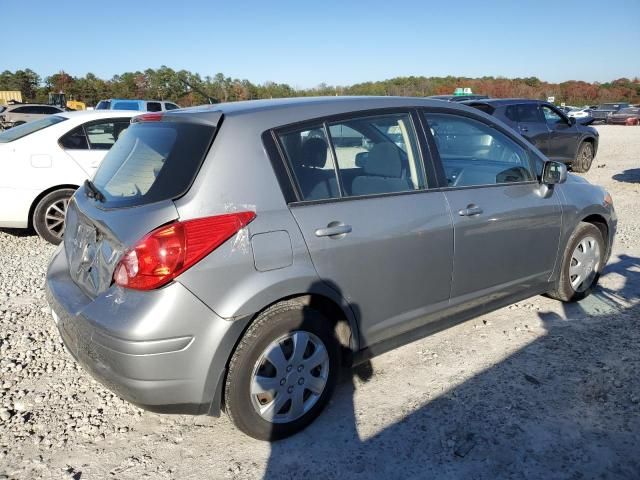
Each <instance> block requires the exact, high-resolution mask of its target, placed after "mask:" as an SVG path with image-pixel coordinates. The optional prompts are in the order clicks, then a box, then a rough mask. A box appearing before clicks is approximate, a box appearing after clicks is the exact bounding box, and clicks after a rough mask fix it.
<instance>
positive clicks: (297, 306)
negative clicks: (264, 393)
mask: <svg viewBox="0 0 640 480" xmlns="http://www.w3.org/2000/svg"><path fill="white" fill-rule="evenodd" d="M300 331H303V332H309V333H311V334H313V335H315V337H316V338H318V339H320V340H321V341H322V343H323V344H324V347H325V348H326V352H327V353H328V369H329V370H328V374H327V375H326V383H325V385H324V389H323V390H322V392H321V393H320V394H319V395H318V396H317V399H316V400H315V403H314V404H313V405H312V406H310V408H309V409H308V410H307V411H306V413H304V414H302V416H300V417H298V418H296V419H293V420H292V421H290V422H286V423H272V422H271V421H269V420H266V419H265V418H263V417H262V416H261V415H260V413H259V412H258V411H257V409H256V406H255V402H260V403H262V401H264V402H265V404H269V403H271V402H269V401H267V400H263V399H259V396H257V395H255V394H252V393H251V392H250V386H251V380H252V378H253V374H254V370H255V368H256V366H257V365H258V362H259V360H261V359H262V358H264V357H263V352H265V351H266V350H267V349H268V348H269V347H270V346H271V345H272V344H273V342H274V341H276V340H277V339H279V338H282V337H283V336H286V335H288V334H291V333H293V332H300ZM334 331H335V329H334V324H333V322H332V321H331V320H329V319H328V318H326V317H325V316H324V315H323V314H322V313H321V312H319V311H318V310H315V309H313V308H312V307H309V306H305V305H302V304H301V303H298V302H296V301H295V300H293V301H285V302H280V303H278V304H276V305H274V306H272V307H269V308H268V309H267V310H265V311H264V312H263V313H261V314H260V315H259V316H258V317H257V318H256V319H255V320H254V322H253V323H252V324H251V326H250V327H249V328H248V329H247V331H246V332H245V334H244V336H243V337H242V339H241V340H240V343H239V344H238V346H237V347H236V349H235V351H234V353H233V356H232V357H231V361H230V363H229V369H228V373H227V378H226V382H225V391H224V406H225V411H226V413H227V414H228V415H229V417H230V418H231V420H232V421H233V423H234V424H235V425H236V427H238V428H239V429H240V430H241V431H243V432H244V433H246V434H247V435H249V436H251V437H253V438H256V439H259V440H278V439H281V438H285V437H288V436H290V435H293V434H295V433H297V432H299V431H300V430H302V429H304V428H305V427H306V426H307V425H309V424H310V423H311V422H312V421H313V420H314V419H315V418H316V417H317V416H318V415H319V414H320V413H321V412H322V409H323V408H324V407H325V405H326V404H327V402H328V401H329V399H330V398H331V395H332V394H333V390H334V388H335V385H336V381H337V379H338V376H339V370H340V365H341V362H340V356H341V346H340V343H339V341H338V340H337V339H336V337H335V333H334ZM287 341H288V340H285V342H287ZM283 345H284V344H283ZM285 346H286V345H285ZM283 352H284V347H283ZM312 353H314V352H312ZM310 355H311V354H310ZM284 357H285V359H286V360H287V362H289V361H290V360H291V359H292V358H293V352H291V355H290V356H289V357H287V355H286V353H285V354H284ZM305 358H307V357H305ZM325 365H326V364H325ZM290 367H291V365H288V366H287V367H286V368H287V370H286V371H289V369H290ZM273 372H274V373H273V378H276V379H277V378H278V377H279V376H280V375H278V374H277V373H279V371H278V372H277V373H276V370H275V368H274V369H273ZM295 372H296V370H295V369H294V370H293V371H292V373H291V374H285V375H286V376H287V378H286V379H285V378H284V377H283V378H282V379H281V382H282V381H285V382H287V384H289V382H290V381H289V376H291V382H292V383H295V382H297V381H298V380H296V379H295V378H294V376H297V374H296V373H295ZM309 374H311V372H309ZM280 385H283V383H280ZM278 388H279V387H278ZM282 388H283V389H284V387H282ZM288 388H293V387H288ZM300 388H301V390H303V392H302V393H301V395H303V398H307V399H308V398H309V397H310V396H311V391H310V390H306V389H305V388H306V387H304V386H303V387H300ZM277 395H280V393H276V394H275V395H273V398H272V400H271V401H272V402H275V398H277ZM282 395H283V397H282V398H283V399H284V398H287V394H286V393H285V392H283V393H282ZM304 395H308V396H307V397H304ZM289 398H293V395H291V396H290V397H289ZM304 401H305V402H306V400H304ZM287 405H289V408H290V409H293V404H292V403H285V407H286V406H287ZM283 408H284V407H283ZM279 411H280V412H281V411H282V409H280V410H279ZM276 413H277V412H276Z"/></svg>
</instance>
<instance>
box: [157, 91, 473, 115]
mask: <svg viewBox="0 0 640 480" xmlns="http://www.w3.org/2000/svg"><path fill="white" fill-rule="evenodd" d="M394 107H397V108H402V107H405V108H412V107H434V108H443V107H444V105H443V102H442V100H434V99H429V98H423V97H374V96H371V97H369V96H353V97H350V96H336V97H293V98H278V99H268V100H246V101H241V102H230V103H217V104H213V105H200V106H196V107H188V108H182V109H180V110H171V111H169V112H163V113H164V114H165V115H191V114H211V115H218V116H219V115H220V114H223V115H230V116H236V115H247V114H253V113H260V112H269V113H271V114H278V113H283V114H284V113H285V112H286V113H292V112H296V113H299V114H300V116H301V117H308V118H313V117H314V116H318V117H320V116H326V115H332V114H337V115H339V114H341V113H348V112H354V111H358V110H376V109H385V108H394ZM446 108H451V109H461V110H468V109H471V107H468V106H466V105H462V106H461V105H460V104H459V103H457V102H449V103H447V104H446ZM471 111H474V112H475V109H471Z"/></svg>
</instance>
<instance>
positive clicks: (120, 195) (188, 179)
mask: <svg viewBox="0 0 640 480" xmlns="http://www.w3.org/2000/svg"><path fill="white" fill-rule="evenodd" d="M214 133H215V128H214V127H212V126H209V125H201V124H195V123H186V122H172V121H163V122H140V123H134V124H133V125H131V126H130V127H129V128H128V129H127V130H126V131H125V132H124V133H122V134H121V135H120V138H119V140H118V142H117V143H116V144H115V145H114V146H113V148H112V149H111V150H109V153H107V155H106V156H105V158H104V160H103V161H102V163H101V164H100V167H99V168H98V171H97V172H96V175H95V178H94V184H95V185H96V186H97V187H98V189H100V191H101V192H102V193H103V194H104V196H105V206H107V207H129V206H136V205H143V204H147V203H152V202H158V201H161V200H169V199H173V198H176V197H179V196H180V195H182V194H183V193H185V192H186V191H187V189H188V188H189V186H190V185H191V183H192V182H193V180H194V179H195V177H196V175H197V173H198V170H199V169H200V165H201V164H202V161H203V160H204V157H205V156H206V154H207V152H208V151H209V147H210V145H211V141H212V140H213V135H214Z"/></svg>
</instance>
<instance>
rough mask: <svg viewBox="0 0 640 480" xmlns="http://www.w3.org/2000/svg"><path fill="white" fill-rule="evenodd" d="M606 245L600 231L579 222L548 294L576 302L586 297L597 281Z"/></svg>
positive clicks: (591, 225) (565, 300)
mask: <svg viewBox="0 0 640 480" xmlns="http://www.w3.org/2000/svg"><path fill="white" fill-rule="evenodd" d="M604 258H605V244H604V239H603V237H602V233H601V232H600V230H599V229H598V228H597V227H596V226H595V225H593V224H591V223H585V222H580V223H579V224H578V227H577V228H576V230H575V231H574V232H573V234H572V235H571V237H570V238H569V241H568V242H567V246H566V248H565V252H564V257H563V261H562V267H561V268H562V270H561V271H560V276H559V278H558V280H557V281H556V284H555V288H554V289H553V290H552V291H551V292H549V296H550V297H553V298H555V299H557V300H561V301H563V302H576V301H578V300H582V299H583V298H585V297H586V296H588V295H589V294H590V293H591V292H592V291H593V288H594V287H595V286H596V285H597V283H598V278H599V277H600V272H601V271H602V269H603V267H604Z"/></svg>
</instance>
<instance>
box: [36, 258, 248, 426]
mask: <svg viewBox="0 0 640 480" xmlns="http://www.w3.org/2000/svg"><path fill="white" fill-rule="evenodd" d="M46 292H47V301H48V302H49V305H50V307H51V309H52V312H53V316H54V320H55V321H56V324H57V327H58V330H59V331H60V335H61V337H62V340H63V342H64V345H65V346H66V348H67V349H68V350H69V352H70V353H71V354H72V355H73V357H74V358H75V359H76V360H77V361H78V363H80V364H81V365H82V366H83V367H84V369H85V370H87V371H88V372H89V373H90V374H91V375H92V376H93V377H94V378H95V379H96V380H98V381H99V382H100V383H102V384H103V385H104V386H106V387H107V388H108V389H110V390H112V391H113V392H115V393H116V394H117V395H119V396H120V397H122V398H123V399H125V400H127V401H129V402H131V403H134V404H136V405H138V406H140V407H142V408H145V409H147V410H151V411H156V412H161V413H189V414H203V413H209V414H212V415H217V414H219V411H220V404H221V394H222V388H221V387H222V382H223V381H224V374H225V369H226V364H227V360H228V358H229V355H230V354H231V352H232V349H233V347H234V346H235V343H236V341H237V339H238V338H239V336H240V335H241V333H242V331H243V329H244V326H245V325H246V323H247V322H248V319H238V320H234V321H230V320H225V319H222V318H220V317H218V316H217V315H216V314H215V313H214V312H213V311H211V310H210V309H209V308H208V307H207V306H206V305H204V304H203V303H202V302H201V301H200V300H199V299H198V298H197V297H195V296H194V295H193V294H192V293H191V292H190V291H189V290H187V289H186V288H185V287H183V286H182V285H181V284H179V283H177V282H174V283H172V284H170V285H169V286H167V287H165V288H162V289H159V290H153V291H148V292H140V291H134V290H125V289H121V288H119V287H112V288H111V289H109V290H108V291H107V292H106V293H105V294H103V295H99V296H98V297H96V298H95V299H90V298H89V297H87V296H86V295H85V294H84V293H83V292H82V291H81V290H80V288H78V287H77V285H76V284H75V283H74V282H73V280H72V279H71V276H70V275H69V267H68V264H67V262H66V255H65V253H64V250H63V249H59V250H57V251H56V254H55V255H54V257H53V259H52V261H51V264H50V266H49V271H48V273H47V281H46ZM243 320H244V321H243Z"/></svg>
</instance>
